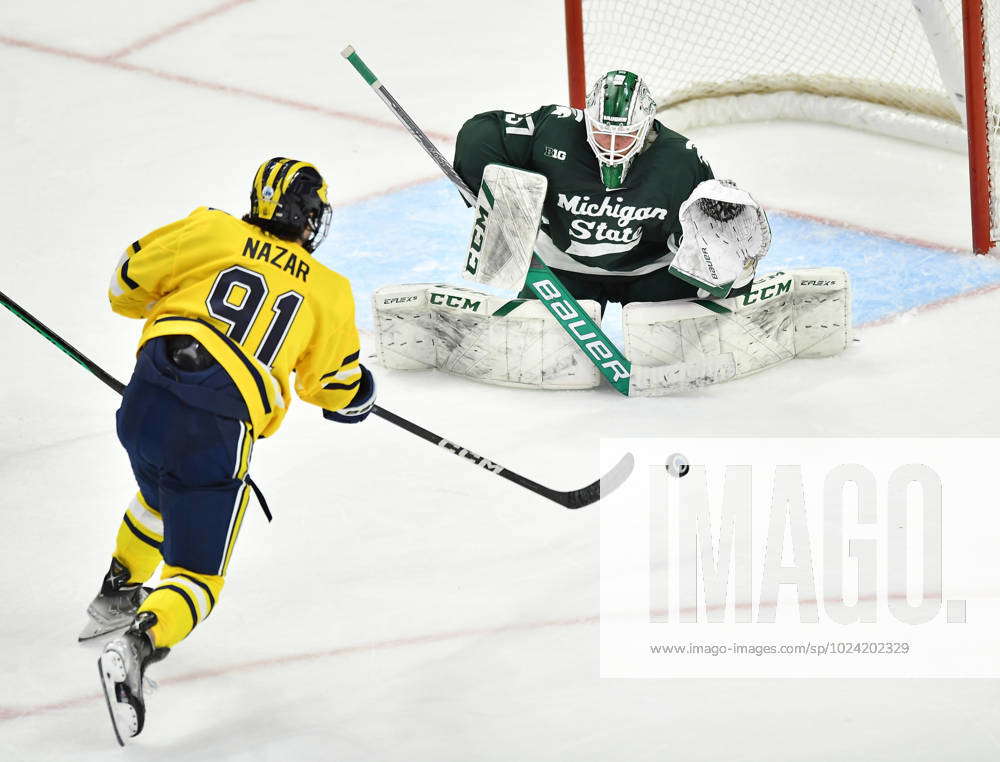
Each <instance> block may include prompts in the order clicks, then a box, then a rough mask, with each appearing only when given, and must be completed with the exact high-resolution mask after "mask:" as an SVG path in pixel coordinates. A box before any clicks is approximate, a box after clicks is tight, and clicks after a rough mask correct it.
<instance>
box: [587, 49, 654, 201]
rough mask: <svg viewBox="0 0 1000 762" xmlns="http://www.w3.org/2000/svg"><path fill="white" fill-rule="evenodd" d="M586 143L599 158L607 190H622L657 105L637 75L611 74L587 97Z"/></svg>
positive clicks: (643, 143) (651, 123)
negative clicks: (620, 188)
mask: <svg viewBox="0 0 1000 762" xmlns="http://www.w3.org/2000/svg"><path fill="white" fill-rule="evenodd" d="M585 113H586V119H585V121H586V123H587V142H588V143H589V144H590V147H591V149H592V150H593V151H594V155H595V156H597V161H598V164H599V165H600V169H601V179H602V180H603V181H604V185H605V187H607V188H619V187H621V185H622V183H624V182H625V175H626V174H627V173H628V170H629V167H631V165H632V162H633V161H634V160H635V157H636V156H638V155H639V152H640V151H641V150H642V147H643V145H645V142H646V136H647V135H648V134H649V130H650V128H651V127H652V125H653V119H654V118H655V116H656V102H655V101H654V100H653V96H652V95H651V94H650V92H649V88H648V87H647V86H646V83H645V82H644V81H643V80H642V77H640V76H639V75H638V74H633V73H632V72H630V71H625V70H624V69H616V70H614V71H609V72H608V73H607V74H605V75H604V76H603V77H601V78H600V79H599V80H597V82H595V83H594V86H593V87H592V88H591V90H590V94H589V95H588V96H587V108H586V112H585Z"/></svg>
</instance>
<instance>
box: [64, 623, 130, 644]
mask: <svg viewBox="0 0 1000 762" xmlns="http://www.w3.org/2000/svg"><path fill="white" fill-rule="evenodd" d="M131 623H132V618H131V617H129V618H128V619H126V620H124V621H122V622H120V623H119V622H116V623H114V624H104V625H101V624H98V623H97V622H95V621H94V620H90V621H89V622H87V623H86V624H85V625H84V626H83V629H82V630H80V634H79V635H78V636H77V638H76V641H77V643H85V642H86V641H88V640H94V638H99V637H101V636H102V635H111V634H113V633H119V632H123V631H124V630H125V629H126V628H127V627H128V626H129V625H130V624H131Z"/></svg>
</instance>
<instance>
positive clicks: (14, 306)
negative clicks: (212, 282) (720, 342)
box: [0, 291, 634, 520]
mask: <svg viewBox="0 0 1000 762" xmlns="http://www.w3.org/2000/svg"><path fill="white" fill-rule="evenodd" d="M0 304H2V305H3V306H4V307H6V308H7V309H8V310H10V311H11V312H12V313H14V315H16V316H17V317H19V318H20V319H21V320H23V321H24V322H25V323H27V324H28V325H29V326H31V327H32V328H34V329H35V330H36V331H37V332H38V333H40V334H41V335H42V336H44V337H45V338H46V339H48V340H49V341H50V342H51V343H52V344H54V345H55V346H56V347H57V348H59V349H60V350H62V351H63V352H64V353H65V354H66V355H67V356H69V357H70V358H71V359H72V360H74V361H75V362H77V363H79V364H80V365H82V366H83V367H84V368H86V369H87V370H88V371H90V372H91V373H93V374H94V375H95V376H97V378H99V379H100V380H101V381H103V382H104V383H105V384H107V385H108V386H109V387H111V388H112V389H114V390H115V391H116V392H118V393H119V394H123V393H124V391H125V384H123V383H122V382H121V381H119V380H118V379H117V378H115V377H114V376H112V375H111V374H110V373H108V372H107V371H105V370H104V369H103V368H101V366H99V365H98V364H97V363H95V362H94V361H93V360H91V359H90V358H89V357H87V356H86V355H85V354H83V352H81V351H80V350H79V349H77V348H76V347H74V346H73V345H72V344H70V343H68V342H67V341H66V340H64V339H63V338H62V337H61V336H60V335H59V334H57V333H56V332H55V331H53V330H52V329H51V328H49V327H48V326H46V325H45V324H44V323H42V322H41V321H40V320H38V319H37V318H36V317H35V316H34V315H32V314H31V313H30V312H28V311H27V310H26V309H24V308H23V307H22V306H21V305H19V304H18V303H17V302H15V301H14V300H13V299H11V298H10V297H9V296H7V295H6V294H4V293H3V292H2V291H0ZM372 412H373V413H374V414H375V415H377V416H378V417H379V418H382V419H383V420H386V421H388V422H389V423H392V424H394V425H396V426H399V428H401V429H404V430H406V431H408V432H410V433H411V434H415V435H416V436H418V437H420V438H421V439H425V440H427V441H428V442H430V443H431V444H434V445H437V446H438V447H440V448H442V449H444V450H447V451H448V452H451V453H453V454H455V455H458V456H459V457H461V458H464V459H465V460H468V461H471V462H473V463H475V464H476V465H477V466H482V467H483V468H484V469H486V470H487V471H491V472H492V473H494V474H496V475H497V476H501V477H503V478H504V479H506V480H507V481H509V482H513V483H514V484H517V485H520V486H521V487H524V488H525V489H528V490H531V491H532V492H534V493H535V494H536V495H541V496H542V497H546V498H548V499H549V500H552V501H553V502H556V503H559V505H561V506H563V507H565V508H583V507H584V506H585V505H590V504H591V503H596V502H597V501H598V500H600V499H601V493H602V491H603V492H604V493H605V494H610V493H611V491H612V490H615V489H617V488H618V487H620V486H621V485H622V483H623V482H624V481H625V480H626V479H627V478H628V477H629V474H631V473H632V467H633V465H634V458H633V457H632V454H631V453H626V455H625V456H624V457H623V458H622V459H621V460H620V461H619V462H618V464H617V465H616V466H615V467H614V468H612V469H611V470H610V471H609V472H608V473H607V474H605V475H604V476H603V477H602V478H600V479H598V480H597V481H595V482H593V483H592V484H588V485H587V486H586V487H582V488H580V489H575V490H569V491H568V492H561V491H559V490H555V489H552V488H551V487H546V486H545V485H544V484H539V483H538V482H536V481H532V480H531V479H529V478H527V477H526V476H521V475H520V474H519V473H516V472H514V471H510V470H508V469H506V468H504V467H503V466H500V465H498V464H497V463H494V462H492V461H490V460H488V459H487V458H484V457H483V456H481V455H476V454H475V453H474V452H471V451H469V450H467V449H466V448H464V447H462V446H461V445H457V444H455V443H453V442H450V441H448V440H447V439H445V438H444V437H442V436H438V435H437V434H435V433H434V432H432V431H428V430H427V429H425V428H423V427H422V426H418V425H417V424H415V423H413V421H408V420H407V419H406V418H403V417H402V416H399V415H396V414H395V413H392V412H390V411H388V410H386V409H385V408H384V407H379V406H378V405H375V407H374V408H373V409H372ZM251 486H252V485H251ZM254 491H255V492H257V495H258V498H262V496H261V494H260V492H259V490H257V488H256V487H254ZM262 505H263V506H265V514H267V516H268V520H270V518H271V517H270V514H269V513H268V512H267V509H266V504H264V503H263V502H262Z"/></svg>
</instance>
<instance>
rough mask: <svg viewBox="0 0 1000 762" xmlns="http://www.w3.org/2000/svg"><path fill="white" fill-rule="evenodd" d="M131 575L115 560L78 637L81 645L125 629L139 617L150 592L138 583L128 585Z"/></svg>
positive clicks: (88, 607)
mask: <svg viewBox="0 0 1000 762" xmlns="http://www.w3.org/2000/svg"><path fill="white" fill-rule="evenodd" d="M129 575H130V572H129V570H128V569H127V568H126V567H125V566H124V565H123V564H121V563H119V561H118V559H112V560H111V568H110V569H108V573H107V576H105V578H104V581H103V582H102V583H101V591H100V592H99V593H98V594H97V597H96V598H94V600H93V601H91V603H90V605H89V606H87V623H86V624H85V625H84V627H83V629H82V630H81V631H80V635H79V638H78V639H79V640H80V641H81V642H82V641H85V640H91V639H92V638H97V637H100V636H101V635H106V634H108V633H110V632H114V631H115V630H121V629H124V628H125V627H128V626H129V624H130V623H131V622H132V619H133V618H135V614H136V612H137V611H138V610H139V606H141V605H142V602H143V601H144V600H146V596H147V595H149V590H148V589H147V588H144V587H143V586H142V585H140V584H138V583H133V584H131V585H129V584H126V583H127V582H128V578H129Z"/></svg>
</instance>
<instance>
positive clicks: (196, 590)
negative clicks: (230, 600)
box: [139, 566, 226, 648]
mask: <svg viewBox="0 0 1000 762" xmlns="http://www.w3.org/2000/svg"><path fill="white" fill-rule="evenodd" d="M225 582H226V578H225V577H222V576H218V575H214V574H198V573H197V572H193V571H189V570H187V569H183V568H181V567H180V566H164V567H163V572H162V574H161V581H160V584H159V585H158V586H157V587H156V589H155V590H154V591H153V592H152V593H150V595H149V597H148V598H147V599H146V600H145V601H144V602H143V604H142V606H140V607H139V611H152V612H153V613H154V614H156V624H155V625H153V627H152V628H151V629H150V630H149V632H150V634H152V636H153V642H154V643H155V644H156V647H157V648H173V647H174V646H175V645H177V644H178V643H180V642H181V641H182V640H184V638H186V637H187V636H188V635H190V634H191V630H193V629H194V628H195V627H196V626H197V625H198V623H199V622H201V621H203V620H204V619H205V618H206V617H207V616H208V615H209V614H210V613H212V609H214V608H215V604H216V602H217V601H218V600H219V594H220V593H221V592H222V586H223V585H224V584H225Z"/></svg>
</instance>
